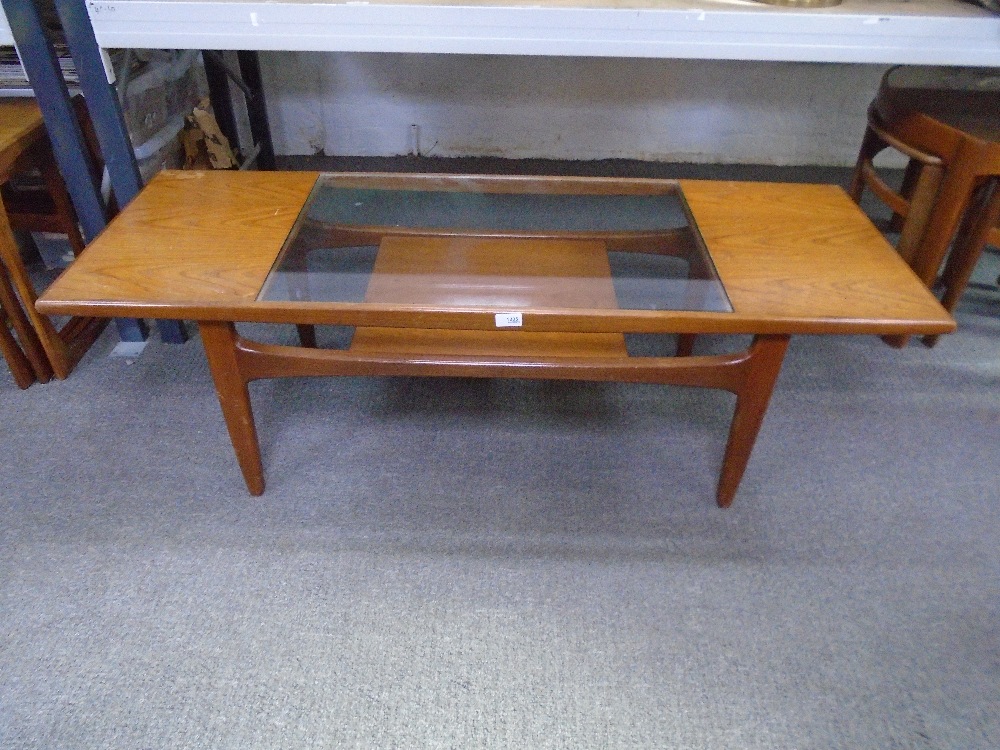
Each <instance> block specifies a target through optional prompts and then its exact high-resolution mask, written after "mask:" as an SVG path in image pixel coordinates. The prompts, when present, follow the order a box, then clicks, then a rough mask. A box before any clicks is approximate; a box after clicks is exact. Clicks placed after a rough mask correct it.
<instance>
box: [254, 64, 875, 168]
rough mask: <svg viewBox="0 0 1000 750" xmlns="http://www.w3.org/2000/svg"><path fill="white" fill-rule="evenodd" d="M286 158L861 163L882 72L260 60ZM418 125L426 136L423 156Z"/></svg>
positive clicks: (820, 67)
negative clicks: (861, 146)
mask: <svg viewBox="0 0 1000 750" xmlns="http://www.w3.org/2000/svg"><path fill="white" fill-rule="evenodd" d="M261 65H262V69H263V73H264V79H265V87H266V97H267V103H268V110H269V114H270V118H271V127H272V132H273V137H274V144H275V150H276V152H277V153H278V154H282V155H299V154H314V153H320V152H324V153H328V154H344V155H354V156H387V155H396V154H405V153H410V152H411V151H412V149H413V147H414V145H418V146H419V149H420V152H421V153H423V154H425V155H432V156H502V157H510V158H530V157H540V158H559V159H603V158H633V159H649V160H655V161H688V162H718V163H746V164H776V165H797V164H813V165H834V166H845V165H851V164H853V163H854V159H855V157H856V155H857V149H858V145H859V144H860V140H861V135H862V133H863V130H864V122H865V110H866V108H867V106H868V103H869V102H870V101H871V98H872V96H873V95H874V93H875V91H876V89H877V87H878V82H879V78H880V77H881V75H882V73H883V72H884V70H885V66H879V65H843V64H823V63H775V62H749V63H748V62H729V61H687V60H621V59H613V58H539V57H491V56H479V55H412V54H378V53H313V52H297V53H296V52H281V53H261ZM412 125H416V126H418V129H419V138H418V139H417V140H419V143H418V144H414V142H413V141H414V131H413V128H412V127H411V126H412Z"/></svg>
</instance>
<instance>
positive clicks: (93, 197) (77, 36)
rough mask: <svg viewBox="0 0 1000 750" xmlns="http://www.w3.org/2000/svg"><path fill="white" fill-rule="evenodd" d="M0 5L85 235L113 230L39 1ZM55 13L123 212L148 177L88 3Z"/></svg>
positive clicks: (134, 329) (138, 332)
mask: <svg viewBox="0 0 1000 750" xmlns="http://www.w3.org/2000/svg"><path fill="white" fill-rule="evenodd" d="M0 2H2V4H3V8H4V12H5V13H6V15H7V21H8V22H9V24H10V29H11V33H12V35H13V37H14V44H15V46H16V47H17V51H18V56H19V57H20V59H21V64H22V65H23V66H24V69H25V71H26V72H27V74H28V80H29V82H30V83H31V87H32V89H33V91H34V94H35V99H36V100H37V101H38V105H39V107H40V108H41V110H42V116H43V117H44V119H45V127H46V129H47V130H48V134H49V140H50V141H51V142H52V149H53V153H54V155H55V158H56V162H57V163H58V165H59V171H60V172H61V173H62V176H63V179H64V180H65V181H66V186H67V188H68V190H69V193H70V197H71V198H72V200H73V206H74V208H75V209H76V212H77V216H78V218H79V220H80V225H81V228H82V229H83V235H84V238H85V239H86V241H87V242H90V241H91V240H93V239H94V238H95V237H96V236H97V235H98V234H99V233H100V232H101V231H103V229H104V227H105V226H106V225H107V214H106V210H105V205H104V201H103V199H102V196H101V186H100V184H98V182H97V181H96V180H95V178H94V176H93V171H92V170H91V160H90V156H89V151H88V149H87V146H86V142H85V141H84V138H83V133H82V132H81V130H80V124H79V122H78V121H77V119H76V116H75V114H74V112H73V107H72V104H71V103H70V96H69V91H68V89H67V88H66V82H65V80H64V79H63V76H62V71H61V70H60V67H59V62H58V58H57V57H56V53H55V50H54V49H53V46H52V42H51V40H50V39H49V37H48V34H47V33H46V31H45V26H44V24H43V23H42V17H41V14H40V13H39V9H38V7H37V6H36V4H35V2H34V0H0ZM56 10H57V12H58V14H59V18H60V21H61V22H62V26H63V31H64V33H65V34H66V39H67V42H68V44H69V48H70V53H71V54H72V55H73V60H74V63H75V64H76V67H77V71H78V73H79V75H80V88H81V89H82V91H83V95H84V100H85V101H86V104H87V109H88V111H89V112H90V117H91V120H92V122H93V125H94V131H95V133H96V134H97V138H98V141H99V143H100V146H101V154H102V156H103V157H104V161H105V165H106V166H107V169H108V174H109V176H110V178H111V187H112V190H113V191H114V195H115V199H116V201H117V203H118V205H119V206H120V207H124V206H125V205H127V204H128V203H129V202H130V201H131V200H132V199H133V198H135V196H136V195H138V193H139V190H141V188H142V178H141V176H140V174H139V168H138V165H137V164H136V161H135V154H134V152H133V150H132V143H131V141H130V139H129V137H128V131H127V129H126V127H125V120H124V118H123V116H122V111H121V107H120V105H119V103H118V97H117V96H116V94H115V91H114V89H113V88H112V86H111V85H110V84H109V83H108V79H107V73H106V72H105V70H104V64H103V61H102V59H101V50H100V47H99V46H98V45H97V39H96V37H95V36H94V29H93V26H92V25H91V23H90V16H89V15H87V9H86V5H85V3H84V0H56ZM115 324H116V325H117V327H118V335H119V336H120V337H121V339H122V341H135V342H138V341H145V340H146V337H147V336H148V331H149V329H148V327H147V326H146V323H145V321H141V320H134V319H126V318H121V319H118V320H116V321H115ZM157 327H158V328H159V331H160V338H161V339H162V340H163V341H166V342H170V343H183V342H184V341H185V340H186V339H187V335H186V333H185V331H184V328H183V327H182V326H181V324H180V323H179V322H177V321H160V322H159V323H158V326H157Z"/></svg>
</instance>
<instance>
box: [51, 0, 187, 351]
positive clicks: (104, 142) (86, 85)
mask: <svg viewBox="0 0 1000 750" xmlns="http://www.w3.org/2000/svg"><path fill="white" fill-rule="evenodd" d="M55 5H56V12H57V13H58V14H59V20H60V22H61V23H62V28H63V33H64V34H65V35H66V42H67V43H68V44H69V51H70V54H71V55H72V56H73V62H74V63H75V64H76V71H77V74H78V75H79V76H80V88H81V89H82V91H83V98H84V101H86V103H87V110H88V111H89V112H90V119H91V121H92V122H93V124H94V132H95V133H96V134H97V140H98V143H100V144H101V154H102V155H103V156H104V164H105V166H106V167H107V170H108V176H109V177H110V178H111V189H112V190H113V191H114V194H115V200H116V201H117V202H118V206H119V207H120V208H124V207H125V206H127V205H128V204H129V203H131V202H132V199H133V198H135V197H136V196H137V195H138V194H139V191H140V190H142V175H141V174H140V173H139V165H138V164H137V163H136V160H135V152H134V151H133V149H132V141H131V139H130V138H129V135H128V128H127V126H126V125H125V118H124V116H123V115H122V110H121V105H120V104H119V102H118V96H117V94H116V93H115V90H114V88H113V87H112V86H111V84H109V83H108V74H107V71H106V70H105V69H104V61H103V60H102V58H101V48H100V47H99V46H98V44H97V37H96V36H94V27H93V25H92V24H91V22H90V15H89V14H88V13H87V6H86V4H85V2H84V0H55ZM157 328H158V329H159V331H160V338H161V339H162V340H163V341H165V342H168V343H172V344H182V343H184V341H186V340H187V334H186V333H185V331H184V328H183V326H182V325H181V324H180V323H179V322H178V321H173V320H161V321H159V322H158V323H157Z"/></svg>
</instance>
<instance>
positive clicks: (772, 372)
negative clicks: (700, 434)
mask: <svg viewBox="0 0 1000 750" xmlns="http://www.w3.org/2000/svg"><path fill="white" fill-rule="evenodd" d="M788 340H789V337H788V336H757V337H756V338H754V340H753V343H752V344H751V345H750V360H749V361H748V363H747V369H746V373H745V378H744V380H743V382H742V384H741V385H740V387H739V390H738V391H737V393H736V412H735V413H734V414H733V422H732V425H731V426H730V428H729V441H728V442H727V443H726V453H725V456H724V458H723V459H722V472H721V474H720V476H719V489H718V493H717V495H716V497H717V500H718V503H719V507H721V508H728V507H729V506H730V505H731V504H732V502H733V498H734V497H735V495H736V489H737V488H738V487H739V486H740V480H741V479H742V478H743V472H744V471H745V470H746V467H747V462H748V461H749V460H750V453H751V451H752V450H753V446H754V442H755V441H756V440H757V433H758V432H759V431H760V426H761V424H762V423H763V421H764V414H765V413H766V412H767V405H768V403H769V402H770V400H771V393H772V392H773V391H774V384H775V383H776V382H777V380H778V373H779V372H780V371H781V363H782V361H783V360H784V358H785V350H786V349H787V348H788Z"/></svg>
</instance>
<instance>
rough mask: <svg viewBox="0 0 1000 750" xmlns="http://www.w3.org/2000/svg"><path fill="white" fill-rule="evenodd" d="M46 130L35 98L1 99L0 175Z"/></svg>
mask: <svg viewBox="0 0 1000 750" xmlns="http://www.w3.org/2000/svg"><path fill="white" fill-rule="evenodd" d="M44 132H45V121H44V120H43V119H42V113H41V111H40V110H39V109H38V105H37V104H36V103H35V100H34V99H0V175H4V174H6V173H7V170H8V169H9V168H10V165H11V164H12V163H13V162H14V160H15V159H17V157H19V156H20V155H21V154H22V153H24V150H25V149H26V148H27V147H28V146H30V145H31V144H32V143H34V142H35V141H36V140H37V139H38V138H39V137H41V136H42V134H43V133H44Z"/></svg>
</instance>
